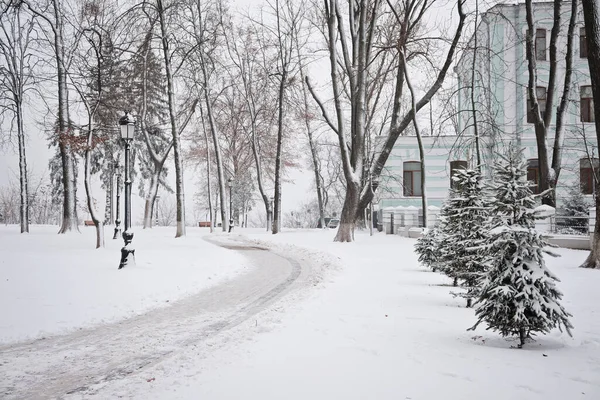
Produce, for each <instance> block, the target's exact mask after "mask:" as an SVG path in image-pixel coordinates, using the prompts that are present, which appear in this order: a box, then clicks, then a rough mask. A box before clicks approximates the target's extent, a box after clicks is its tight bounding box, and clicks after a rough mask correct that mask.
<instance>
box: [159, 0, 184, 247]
mask: <svg viewBox="0 0 600 400" xmlns="http://www.w3.org/2000/svg"><path fill="white" fill-rule="evenodd" d="M156 5H157V9H158V10H157V11H158V17H159V20H160V31H161V36H162V49H163V57H164V62H165V75H166V77H167V97H168V105H169V121H170V124H171V135H172V137H173V158H174V162H175V196H176V202H177V231H176V233H175V237H176V238H178V237H181V236H185V193H184V190H183V163H182V159H181V140H180V137H179V132H178V131H177V123H176V121H175V93H174V89H173V76H172V71H171V55H170V54H169V43H168V40H167V37H168V32H167V27H166V22H165V15H164V14H165V11H164V8H163V4H162V0H156Z"/></svg>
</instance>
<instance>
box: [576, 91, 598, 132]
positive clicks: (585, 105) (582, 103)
mask: <svg viewBox="0 0 600 400" xmlns="http://www.w3.org/2000/svg"><path fill="white" fill-rule="evenodd" d="M586 89H589V93H588V95H587V96H588V97H583V96H584V92H585V91H586ZM579 120H580V121H581V122H589V123H592V122H595V120H596V119H595V115H594V94H593V93H592V86H590V85H582V86H580V87H579Z"/></svg>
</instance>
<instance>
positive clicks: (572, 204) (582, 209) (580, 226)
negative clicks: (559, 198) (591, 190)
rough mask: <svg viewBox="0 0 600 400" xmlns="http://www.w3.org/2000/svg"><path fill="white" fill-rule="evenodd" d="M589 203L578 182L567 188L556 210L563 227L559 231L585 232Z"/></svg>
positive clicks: (586, 229)
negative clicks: (561, 218) (560, 205)
mask: <svg viewBox="0 0 600 400" xmlns="http://www.w3.org/2000/svg"><path fill="white" fill-rule="evenodd" d="M589 207H590V205H589V204H588V203H587V201H586V200H585V197H583V193H581V188H580V187H579V184H577V185H573V186H572V187H570V188H569V191H568V194H567V196H566V197H565V199H564V201H563V205H562V207H561V208H560V209H559V210H558V211H559V214H560V215H561V216H562V217H571V218H563V225H565V226H564V228H562V229H561V230H560V232H561V233H572V232H575V233H578V234H582V233H583V234H586V233H587V231H588V216H589Z"/></svg>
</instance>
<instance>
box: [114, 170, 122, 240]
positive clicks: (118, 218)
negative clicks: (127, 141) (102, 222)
mask: <svg viewBox="0 0 600 400" xmlns="http://www.w3.org/2000/svg"><path fill="white" fill-rule="evenodd" d="M115 175H116V179H117V215H116V218H115V234H114V235H113V239H116V238H117V237H119V234H120V233H121V227H120V226H119V224H120V223H121V170H120V169H119V160H117V161H116V162H115Z"/></svg>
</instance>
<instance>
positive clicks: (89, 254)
mask: <svg viewBox="0 0 600 400" xmlns="http://www.w3.org/2000/svg"><path fill="white" fill-rule="evenodd" d="M18 229H19V228H18V227H17V226H1V227H0V344H1V343H3V342H4V343H6V342H14V341H17V340H24V339H27V338H37V337H41V336H45V335H46V336H47V335H51V334H56V333H65V332H68V331H72V330H74V329H78V328H83V327H89V326H94V325H99V324H103V323H106V322H114V321H117V320H121V319H124V318H127V317H131V316H133V315H136V314H140V313H142V312H145V311H147V310H150V309H152V308H156V307H161V306H164V305H167V304H169V303H168V302H171V301H175V300H177V299H180V298H183V297H186V296H188V295H190V294H193V293H197V292H199V291H200V290H202V289H203V288H207V287H209V286H213V285H215V284H217V283H219V282H222V281H223V280H225V279H231V278H233V277H234V276H236V275H237V274H239V273H241V272H243V271H245V270H247V268H248V263H247V261H246V260H245V259H244V258H243V257H241V256H239V255H237V254H236V253H234V252H230V251H227V250H225V249H222V248H219V247H217V246H214V245H212V244H209V243H207V242H206V241H204V240H202V236H204V235H208V234H209V232H208V229H200V228H196V229H189V232H188V236H187V237H186V238H180V239H175V238H174V236H175V230H174V228H158V229H153V230H152V231H149V230H143V229H136V230H135V231H134V233H135V236H134V239H133V245H134V248H135V249H136V263H137V265H136V267H135V268H124V269H122V270H118V269H117V267H118V266H119V261H120V254H121V253H120V249H121V247H123V240H122V239H121V238H119V239H117V240H112V227H107V228H106V229H105V233H106V235H107V237H106V248H104V249H98V250H95V249H94V245H95V231H94V228H93V227H83V226H82V227H80V230H81V234H76V233H75V234H68V235H57V234H56V232H57V231H58V228H57V227H56V226H32V228H31V233H30V234H28V235H20V234H19V230H18ZM0 397H1V396H0Z"/></svg>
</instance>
